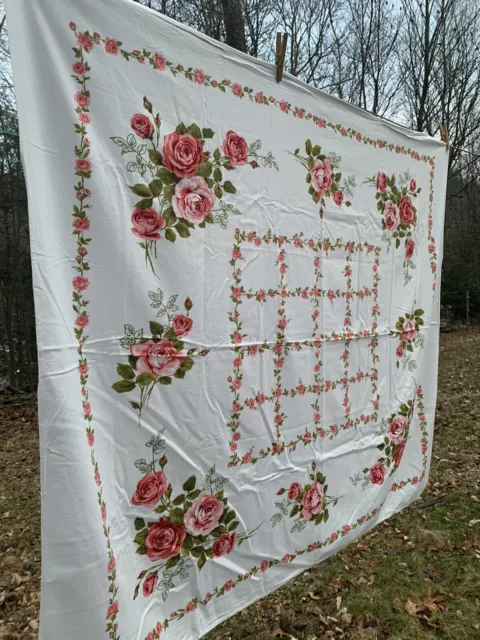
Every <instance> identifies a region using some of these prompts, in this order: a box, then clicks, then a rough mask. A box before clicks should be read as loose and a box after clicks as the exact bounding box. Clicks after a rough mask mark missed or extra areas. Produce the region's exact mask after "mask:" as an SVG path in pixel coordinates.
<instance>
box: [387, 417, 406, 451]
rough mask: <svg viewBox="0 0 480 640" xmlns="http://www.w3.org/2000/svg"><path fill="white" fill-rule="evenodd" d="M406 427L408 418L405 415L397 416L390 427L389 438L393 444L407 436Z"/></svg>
mask: <svg viewBox="0 0 480 640" xmlns="http://www.w3.org/2000/svg"><path fill="white" fill-rule="evenodd" d="M406 428H407V419H406V418H405V416H395V418H393V420H392V421H391V423H390V425H389V427H388V431H387V438H389V440H391V441H392V442H393V444H399V443H400V442H401V441H402V440H403V438H404V437H405V430H406Z"/></svg>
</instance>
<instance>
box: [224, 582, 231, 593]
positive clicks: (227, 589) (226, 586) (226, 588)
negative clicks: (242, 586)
mask: <svg viewBox="0 0 480 640" xmlns="http://www.w3.org/2000/svg"><path fill="white" fill-rule="evenodd" d="M232 587H233V581H232V580H228V581H227V582H226V583H225V584H224V585H223V588H224V589H225V591H230V590H231V588H232Z"/></svg>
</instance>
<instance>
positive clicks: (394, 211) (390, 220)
mask: <svg viewBox="0 0 480 640" xmlns="http://www.w3.org/2000/svg"><path fill="white" fill-rule="evenodd" d="M383 219H384V221H385V227H386V228H387V229H388V230H389V231H395V230H396V229H397V227H398V225H399V224H400V214H399V212H398V207H397V205H396V204H395V203H394V202H392V201H391V200H387V201H386V202H385V208H384V210H383Z"/></svg>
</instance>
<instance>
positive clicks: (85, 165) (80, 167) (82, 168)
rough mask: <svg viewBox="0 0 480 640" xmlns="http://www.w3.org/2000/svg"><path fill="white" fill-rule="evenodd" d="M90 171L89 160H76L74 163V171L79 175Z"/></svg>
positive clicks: (90, 164)
mask: <svg viewBox="0 0 480 640" xmlns="http://www.w3.org/2000/svg"><path fill="white" fill-rule="evenodd" d="M91 170H92V163H91V162H90V160H87V159H86V158H78V160H76V162H75V171H79V172H81V173H88V172H89V171H91Z"/></svg>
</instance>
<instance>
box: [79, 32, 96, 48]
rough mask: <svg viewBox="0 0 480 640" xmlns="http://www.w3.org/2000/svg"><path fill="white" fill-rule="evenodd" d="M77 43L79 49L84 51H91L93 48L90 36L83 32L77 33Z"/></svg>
mask: <svg viewBox="0 0 480 640" xmlns="http://www.w3.org/2000/svg"><path fill="white" fill-rule="evenodd" d="M77 43H78V46H79V47H80V48H81V49H84V50H85V51H91V50H92V49H93V42H92V39H91V38H90V36H87V34H85V33H79V34H78V36H77Z"/></svg>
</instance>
